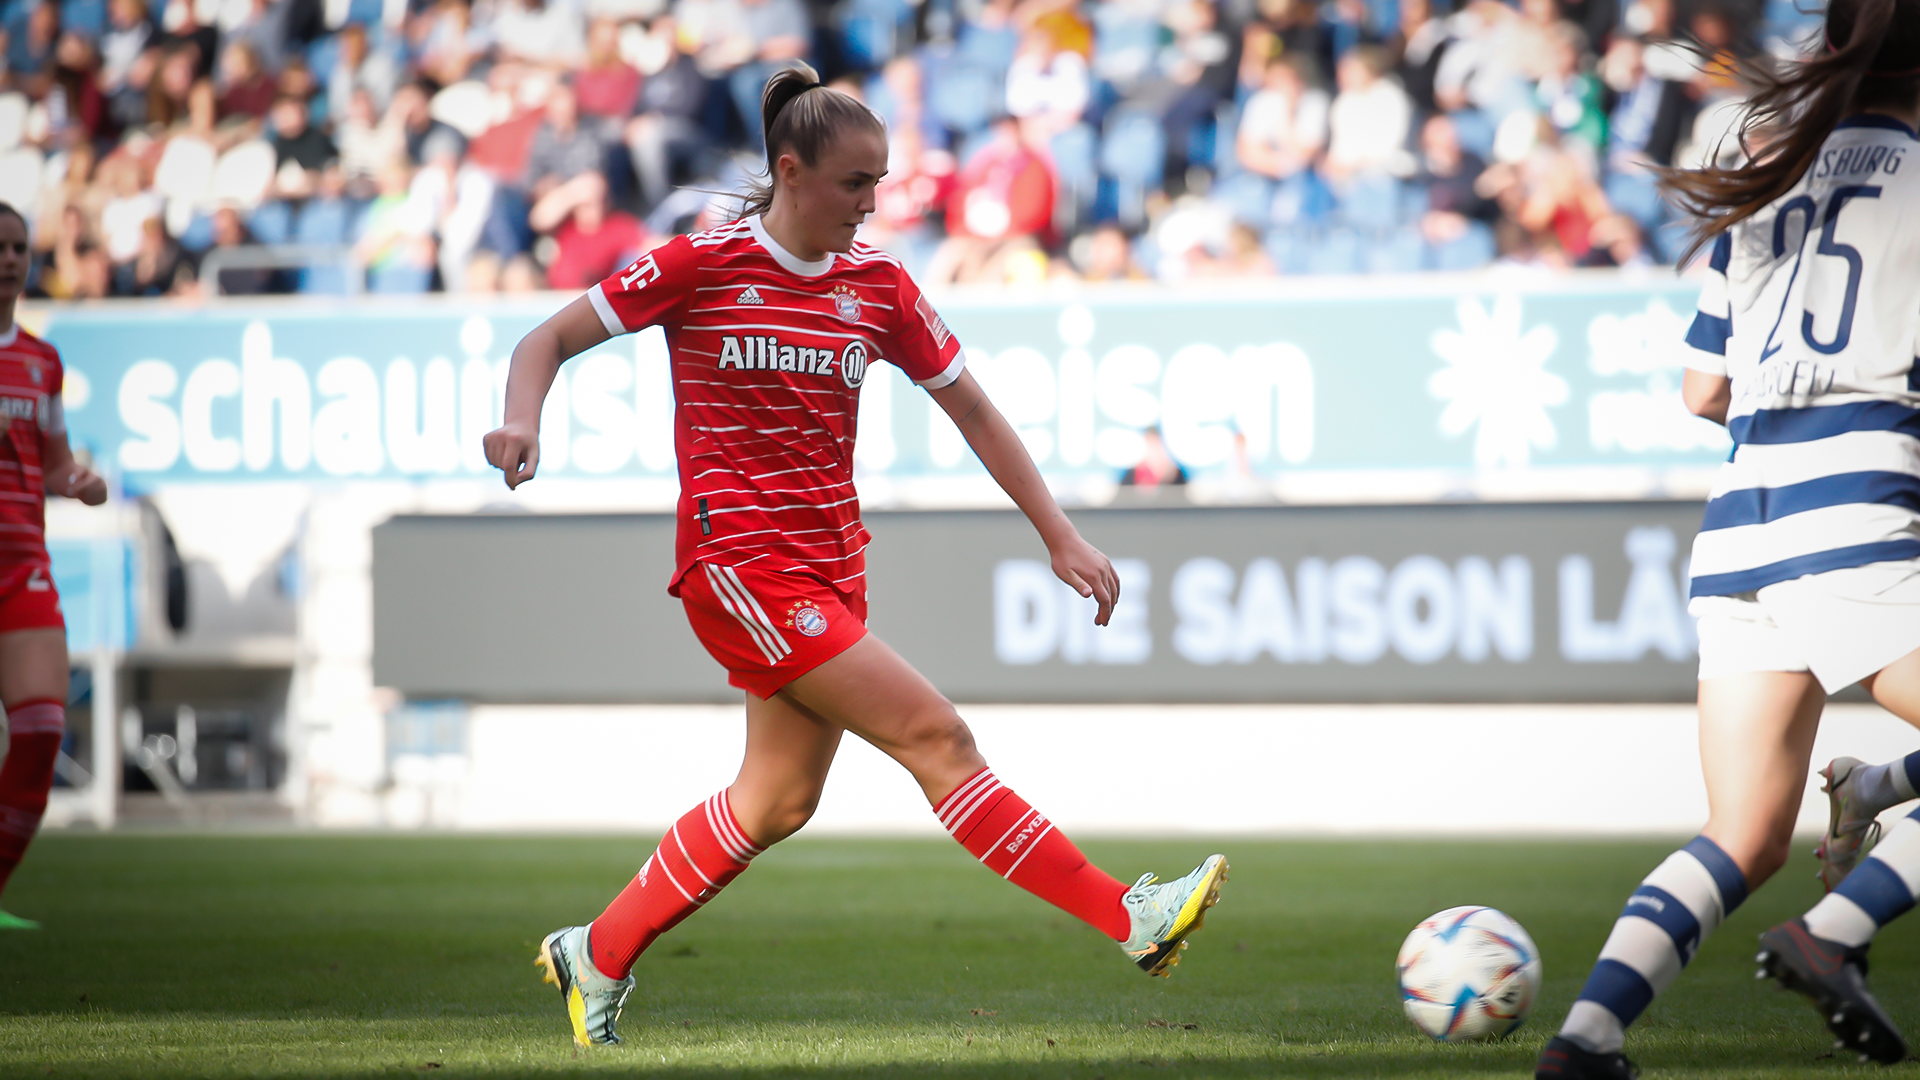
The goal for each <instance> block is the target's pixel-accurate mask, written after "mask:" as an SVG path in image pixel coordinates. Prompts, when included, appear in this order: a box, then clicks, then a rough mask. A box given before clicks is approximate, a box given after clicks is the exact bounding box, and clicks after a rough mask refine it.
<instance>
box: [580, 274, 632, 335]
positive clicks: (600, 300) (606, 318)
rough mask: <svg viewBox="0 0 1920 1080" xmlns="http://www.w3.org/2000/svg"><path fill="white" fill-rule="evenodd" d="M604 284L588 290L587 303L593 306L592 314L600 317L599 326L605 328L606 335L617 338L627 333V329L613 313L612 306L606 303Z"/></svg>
mask: <svg viewBox="0 0 1920 1080" xmlns="http://www.w3.org/2000/svg"><path fill="white" fill-rule="evenodd" d="M605 284H606V282H604V281H603V282H598V283H596V284H595V285H594V287H593V288H591V289H588V290H587V301H588V302H589V303H591V304H592V305H593V310H594V313H595V314H597V315H599V316H600V324H601V325H602V326H605V327H606V328H607V333H609V334H611V335H613V336H614V337H619V336H620V335H621V334H624V333H626V332H627V327H626V324H624V323H622V322H621V321H620V316H618V315H616V314H614V313H613V305H612V304H611V303H609V302H608V301H607V290H606V289H605V288H603V286H604V285H605Z"/></svg>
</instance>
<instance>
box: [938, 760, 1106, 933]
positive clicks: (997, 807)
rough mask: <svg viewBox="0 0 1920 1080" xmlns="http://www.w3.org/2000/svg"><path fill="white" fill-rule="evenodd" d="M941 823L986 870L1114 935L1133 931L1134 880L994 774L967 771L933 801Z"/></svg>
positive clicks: (989, 770) (987, 770)
mask: <svg viewBox="0 0 1920 1080" xmlns="http://www.w3.org/2000/svg"><path fill="white" fill-rule="evenodd" d="M933 812H934V813H935V814H937V815H939V817H940V824H942V825H944V826H946V829H947V832H949V833H951V834H953V838H954V839H955V840H958V841H959V842H960V846H961V847H963V848H966V849H967V851H969V852H970V853H972V855H973V857H974V858H976V859H979V860H980V861H981V862H982V863H983V864H985V865H986V867H987V869H989V870H992V871H993V872H994V873H996V874H999V875H1000V876H1001V877H1003V878H1006V879H1007V880H1008V881H1011V882H1013V883H1014V884H1015V885H1018V886H1020V887H1021V888H1023V889H1025V890H1027V891H1028V892H1030V893H1032V894H1033V895H1035V896H1037V897H1039V898H1040V899H1042V900H1045V901H1046V902H1047V903H1049V904H1052V905H1053V906H1054V907H1057V908H1059V909H1060V910H1062V911H1064V912H1066V913H1067V914H1069V915H1072V916H1073V917H1074V918H1077V919H1079V920H1080V921H1082V922H1084V923H1086V924H1087V925H1089V926H1092V927H1093V928H1094V929H1096V930H1099V931H1100V932H1101V933H1103V934H1105V935H1107V936H1108V937H1110V938H1112V939H1113V940H1115V941H1125V940H1127V938H1128V937H1129V936H1130V935H1131V934H1132V932H1133V925H1132V920H1130V919H1129V918H1128V917H1127V909H1126V908H1125V907H1124V906H1122V905H1121V903H1120V898H1121V897H1122V896H1125V895H1126V892H1127V887H1126V886H1125V885H1122V884H1121V883H1120V882H1118V881H1116V880H1114V879H1113V878H1112V877H1109V876H1108V875H1107V874H1106V873H1104V872H1103V871H1101V869H1100V868H1099V867H1097V866H1094V865H1093V864H1092V863H1090V862H1088V861H1087V857H1086V856H1085V855H1082V854H1081V853H1080V849H1079V848H1077V847H1075V846H1074V844H1073V841H1071V840H1069V839H1067V838H1066V836H1065V835H1064V834H1063V833H1061V832H1060V830H1058V829H1056V828H1054V827H1053V822H1051V821H1049V820H1047V817H1046V815H1045V814H1042V813H1041V812H1040V811H1038V810H1035V809H1034V808H1033V807H1032V806H1030V805H1028V803H1027V800H1025V799H1023V798H1021V797H1020V796H1018V795H1016V794H1014V791H1013V789H1012V788H1010V787H1007V786H1006V785H1004V784H1002V783H1001V782H1000V781H999V780H998V779H995V777H994V775H993V770H992V769H981V770H980V771H979V772H977V773H974V774H973V775H972V776H970V777H968V778H967V779H966V781H965V782H964V783H962V784H961V785H960V786H959V787H957V788H954V789H953V791H951V792H949V793H948V795H947V797H946V798H944V799H941V800H940V802H939V803H938V804H937V805H935V806H934V808H933Z"/></svg>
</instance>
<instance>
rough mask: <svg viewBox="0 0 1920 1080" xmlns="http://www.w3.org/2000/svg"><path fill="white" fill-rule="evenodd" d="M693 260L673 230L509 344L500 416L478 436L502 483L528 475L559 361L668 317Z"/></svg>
mask: <svg viewBox="0 0 1920 1080" xmlns="http://www.w3.org/2000/svg"><path fill="white" fill-rule="evenodd" d="M694 262H695V254H694V248H693V245H692V244H691V243H689V242H688V240H687V238H686V237H684V236H681V237H675V238H674V239H673V240H672V241H670V242H668V243H667V244H665V245H663V246H661V247H659V248H656V249H655V250H653V251H650V252H648V253H647V254H645V255H642V256H640V257H639V258H638V259H635V260H634V261H633V262H632V263H630V264H628V265H627V266H625V267H622V268H621V269H619V270H616V271H614V272H613V274H612V275H611V276H609V277H608V278H607V279H606V280H605V281H602V282H601V283H600V284H598V285H595V286H594V287H593V288H591V289H588V290H587V292H586V295H584V296H581V297H579V298H578V299H576V300H574V301H573V303H571V304H568V305H567V306H566V307H563V308H561V309H560V310H559V311H558V312H556V313H555V314H554V315H553V316H552V317H551V318H549V319H548V320H547V321H546V322H543V323H541V324H540V325H539V326H536V327H534V328H533V332H532V333H529V334H528V335H527V336H526V337H524V338H521V339H520V344H518V345H516V346H514V349H513V361H512V363H511V364H509V365H508V367H507V400H506V406H505V408H504V409H503V410H502V413H501V416H502V422H501V424H500V426H499V427H498V428H496V429H495V430H493V431H490V432H488V433H487V434H486V436H485V438H483V439H482V440H481V444H482V446H483V447H484V448H485V450H486V455H487V462H488V463H489V464H491V465H492V466H493V467H494V468H497V469H499V470H500V471H501V472H502V473H505V474H506V480H507V487H509V488H517V487H519V486H520V485H521V484H524V483H526V482H527V481H528V480H531V479H533V475H534V472H535V471H536V470H537V469H538V468H539V466H540V410H541V407H542V406H543V405H545V404H546V400H547V391H548V390H550V389H552V387H553V377H554V375H555V374H557V373H558V372H559V371H560V365H561V364H564V363H566V362H567V361H568V360H570V359H572V358H573V357H575V356H578V355H579V354H581V353H583V352H585V351H587V350H588V349H591V348H593V347H594V346H595V345H598V344H600V343H601V342H603V341H606V340H607V339H609V338H611V337H613V336H615V335H616V334H629V333H632V332H633V331H635V330H640V329H643V328H645V327H648V326H652V325H654V324H656V323H662V322H668V321H671V320H672V319H673V317H674V316H675V315H677V314H678V313H679V312H680V311H681V310H683V309H684V308H685V307H686V304H687V302H688V301H689V300H690V299H691V298H692V295H693V279H694Z"/></svg>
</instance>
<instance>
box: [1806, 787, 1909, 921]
mask: <svg viewBox="0 0 1920 1080" xmlns="http://www.w3.org/2000/svg"><path fill="white" fill-rule="evenodd" d="M1916 819H1920V810H1915V811H1914V812H1913V813H1911V814H1909V815H1907V816H1906V817H1904V818H1902V819H1901V820H1900V824H1898V825H1895V826H1894V827H1893V828H1891V829H1889V830H1887V835H1886V836H1885V837H1884V838H1882V839H1881V841H1880V842H1879V843H1878V844H1875V845H1874V846H1873V853H1872V854H1870V855H1868V856H1867V857H1866V858H1864V859H1862V860H1860V865H1858V866H1856V867H1854V868H1853V873H1851V874H1848V875H1847V879H1846V880H1845V881H1842V882H1841V883H1840V884H1839V885H1838V886H1837V887H1835V889H1834V890H1833V891H1832V892H1830V893H1828V894H1827V895H1826V896H1825V897H1823V898H1821V900H1820V902H1819V903H1817V904H1815V905H1813V910H1812V911H1809V912H1807V916H1806V923H1807V930H1808V931H1809V932H1811V933H1812V934H1813V936H1814V937H1817V938H1825V939H1826V940H1828V941H1834V942H1838V943H1840V944H1842V945H1849V946H1857V945H1865V944H1866V943H1867V942H1869V941H1872V940H1873V935H1874V934H1876V933H1879V931H1880V928H1881V927H1883V926H1885V925H1887V924H1888V923H1890V922H1892V921H1893V920H1895V919H1897V918H1899V917H1900V916H1902V915H1905V914H1906V913H1907V910H1908V909H1909V908H1911V907H1913V898H1914V894H1915V893H1916V892H1920V820H1916Z"/></svg>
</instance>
